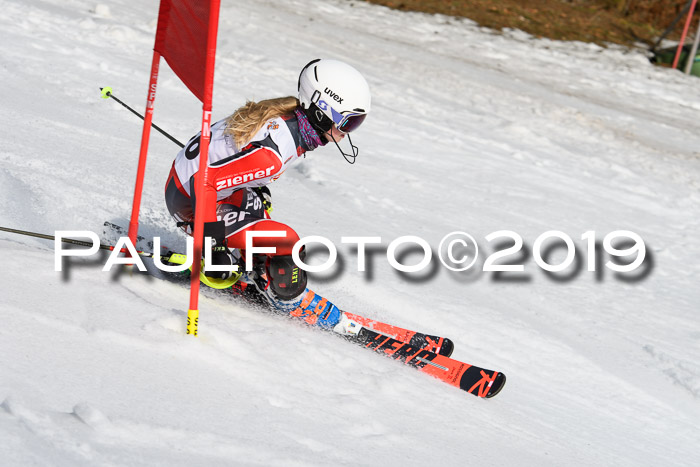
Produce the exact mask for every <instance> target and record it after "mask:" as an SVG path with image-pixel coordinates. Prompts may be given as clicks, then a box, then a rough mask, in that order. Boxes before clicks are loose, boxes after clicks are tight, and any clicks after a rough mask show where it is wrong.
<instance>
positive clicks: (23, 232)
mask: <svg viewBox="0 0 700 467" xmlns="http://www.w3.org/2000/svg"><path fill="white" fill-rule="evenodd" d="M0 230H2V231H3V232H10V233H15V234H19V235H26V236H28V237H36V238H43V239H45V240H53V241H56V237H55V236H53V235H47V234H42V233H37V232H29V231H27V230H18V229H11V228H9V227H2V226H0ZM61 241H62V242H63V243H69V244H71V245H79V246H88V247H92V243H90V242H85V241H82V240H75V239H73V238H63V237H61ZM100 250H109V251H113V250H114V246H112V245H104V244H102V243H100ZM127 251H128V250H127V249H126V248H122V249H121V253H126V252H127ZM137 253H138V254H139V256H145V257H147V258H153V257H155V256H156V254H155V253H148V252H145V251H137ZM175 255H177V256H185V255H182V254H179V253H172V252H168V253H166V254H165V255H158V256H160V257H161V259H163V260H165V261H168V260H170V259H171V257H173V256H175ZM173 259H175V258H173Z"/></svg>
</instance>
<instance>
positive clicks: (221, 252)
mask: <svg viewBox="0 0 700 467" xmlns="http://www.w3.org/2000/svg"><path fill="white" fill-rule="evenodd" d="M209 257H210V258H211V264H212V265H214V264H215V265H217V266H233V265H234V264H236V262H235V261H234V259H233V256H232V255H231V250H229V249H228V248H227V247H226V245H225V244H223V243H219V242H218V241H215V243H214V246H213V247H212V249H211V253H210V254H209ZM235 273H236V272H235V271H207V270H206V269H205V270H204V275H205V276H207V277H211V278H214V279H224V280H226V279H229V278H230V277H231V276H233V275H234V274H235Z"/></svg>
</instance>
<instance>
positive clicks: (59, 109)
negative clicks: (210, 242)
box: [0, 0, 700, 466]
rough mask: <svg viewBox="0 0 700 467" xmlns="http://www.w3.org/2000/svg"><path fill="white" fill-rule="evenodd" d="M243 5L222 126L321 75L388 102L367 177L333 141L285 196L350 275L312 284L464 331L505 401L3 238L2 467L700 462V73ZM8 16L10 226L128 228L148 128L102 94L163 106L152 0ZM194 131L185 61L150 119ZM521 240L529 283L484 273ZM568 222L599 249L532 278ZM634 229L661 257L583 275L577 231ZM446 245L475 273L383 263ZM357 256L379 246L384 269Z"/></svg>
mask: <svg viewBox="0 0 700 467" xmlns="http://www.w3.org/2000/svg"><path fill="white" fill-rule="evenodd" d="M222 3H223V5H222V8H221V21H220V31H219V50H218V54H217V68H216V81H215V92H214V118H215V119H218V118H223V117H225V116H226V115H228V114H230V113H231V112H232V111H233V110H234V109H235V108H236V107H238V106H239V105H241V104H243V103H244V102H245V100H246V99H250V100H258V99H263V98H267V97H274V96H284V95H290V94H295V92H296V81H297V75H298V72H299V70H300V68H301V67H302V66H303V65H304V64H306V63H307V62H308V61H309V60H311V59H313V58H316V57H318V56H322V57H332V58H337V59H341V60H345V61H347V62H349V63H351V64H353V65H354V66H356V67H357V68H358V69H360V70H361V71H362V73H364V74H365V76H366V77H367V79H368V81H369V83H370V86H371V89H372V94H373V96H372V97H373V110H372V112H371V115H370V117H369V118H368V119H367V120H366V123H365V124H364V125H363V127H362V128H360V130H358V131H357V132H356V134H354V138H353V140H354V142H355V143H356V144H358V145H359V146H360V151H361V152H360V156H359V158H358V162H357V164H356V165H354V166H350V165H348V164H346V163H345V161H344V160H343V159H342V157H341V156H340V155H339V154H338V152H337V150H336V148H335V147H332V146H329V147H325V148H321V149H319V150H317V151H314V152H313V153H309V154H308V155H307V157H306V160H304V161H302V162H301V163H300V164H299V165H298V166H297V168H295V169H292V170H290V171H288V173H286V174H285V175H284V176H283V177H282V178H281V179H280V180H278V181H277V182H275V183H274V184H273V186H272V187H271V189H272V193H273V201H274V207H275V211H274V213H273V214H274V215H275V218H276V219H279V220H281V221H283V222H287V223H289V224H290V225H292V226H293V227H294V228H295V229H296V230H297V231H298V232H299V233H300V234H301V235H302V236H307V235H321V236H324V237H327V238H328V239H330V240H332V241H333V242H334V243H335V244H336V245H337V246H338V250H339V252H340V255H341V257H343V259H344V263H343V264H344V267H343V268H342V270H339V271H337V270H336V271H335V273H333V271H331V272H329V273H325V274H317V275H313V276H312V278H311V282H310V286H311V287H312V288H313V289H315V290H316V291H318V292H320V293H322V294H323V295H325V296H327V297H328V298H330V299H331V300H332V301H334V302H335V303H336V304H337V305H339V306H340V307H341V308H345V309H348V310H352V311H355V312H357V313H361V314H365V315H368V316H371V317H375V318H379V319H382V320H383V321H387V322H391V323H395V324H399V325H403V326H405V327H409V328H412V329H417V330H422V331H426V332H433V333H438V334H442V335H447V336H449V337H451V338H452V339H453V340H454V341H455V344H456V350H455V353H454V355H453V357H455V358H457V359H459V360H462V361H466V362H470V363H474V364H477V365H481V366H484V367H487V368H492V369H498V370H501V371H503V372H504V373H506V374H507V375H508V383H507V385H506V387H505V389H504V390H503V392H502V393H501V394H499V395H498V396H497V397H496V398H494V399H490V400H480V399H477V398H475V397H472V396H470V395H468V394H466V393H464V392H462V391H459V390H457V389H454V388H451V387H450V386H447V385H445V384H444V383H441V382H440V381H437V380H433V379H431V378H430V377H428V376H425V375H423V374H421V373H419V372H416V371H413V370H411V369H410V368H408V367H405V366H403V365H400V364H398V363H397V362H394V361H392V360H390V359H384V358H381V357H379V356H377V355H376V354H372V353H370V352H367V351H365V350H363V349H361V348H359V347H355V346H352V345H350V344H347V343H345V342H343V341H342V340H341V339H337V338H334V337H333V336H332V335H328V334H325V333H321V332H318V331H315V330H313V329H309V328H307V327H304V326H302V325H300V324H298V323H296V322H293V321H290V320H288V319H285V318H283V317H279V316H275V315H271V314H268V313H262V312H259V311H256V310H255V309H251V308H249V307H247V306H245V305H242V304H240V303H237V302H235V301H234V300H232V299H230V298H229V297H226V296H222V295H221V294H217V293H212V291H211V290H208V291H204V292H203V294H202V298H201V303H200V310H201V315H200V330H199V332H200V337H199V338H192V337H189V336H185V335H184V329H185V321H186V309H187V303H188V295H189V292H188V289H187V288H186V287H184V286H182V285H179V284H175V283H171V282H166V281H161V280H156V279H153V278H149V277H148V276H145V275H143V274H138V273H136V274H128V273H127V274H115V273H107V272H102V271H101V269H102V266H103V265H104V262H105V258H104V257H95V258H86V259H82V260H79V259H74V260H70V261H69V266H68V267H67V268H66V270H65V271H64V272H63V273H61V272H56V271H54V251H53V244H52V243H51V242H47V241H44V240H39V239H32V238H28V237H22V236H17V235H13V234H9V233H0V248H1V250H0V251H2V263H3V267H2V268H0V283H2V294H0V322H2V325H1V326H0V438H1V439H2V442H1V443H0V464H2V465H57V466H75V465H91V466H92V465H129V466H134V465H144V466H145V465H148V466H152V465H168V466H170V465H280V466H282V465H284V466H287V465H476V464H489V465H533V466H535V465H536V466H539V465H629V466H639V465H669V464H673V465H700V450H698V446H700V403H699V402H700V326H699V325H698V311H699V310H698V303H700V287H698V282H699V280H700V242H699V241H698V234H699V233H700V229H699V228H698V227H699V226H700V192H699V188H700V152H699V150H698V148H700V121H699V120H698V118H697V117H698V112H699V111H700V97H699V96H700V93H698V90H699V89H700V80H698V79H697V78H694V77H686V76H684V75H682V74H681V73H678V72H675V71H672V70H667V69H659V68H654V67H653V66H651V65H650V64H649V63H648V61H647V59H646V58H645V57H644V56H643V55H642V54H641V53H639V52H634V51H628V50H624V49H619V48H614V47H613V48H610V49H602V48H600V47H597V46H594V45H589V44H583V43H558V42H553V41H549V40H538V39H534V38H532V37H529V36H527V35H525V34H523V33H521V32H518V31H509V32H506V33H504V34H499V33H495V32H492V31H490V30H485V29H482V28H479V27H478V26H476V25H475V24H473V23H471V22H469V21H466V20H455V19H453V18H447V17H442V16H427V15H422V14H411V13H402V12H397V11H391V10H388V9H386V8H383V7H377V6H372V5H368V4H365V3H362V2H348V1H339V0H324V1H320V0H319V1H313V0H306V1H301V0H298V1H284V2H280V1H272V0H262V1H260V0H255V1H254V0H242V1H236V2H232V1H230V2H229V1H224V2H222ZM0 10H1V11H2V13H1V14H0V53H1V56H2V67H0V77H1V79H2V87H1V89H2V102H1V104H0V105H1V106H2V113H0V138H1V141H2V145H1V146H0V200H2V206H3V208H2V210H1V211H0V224H1V225H3V226H8V227H14V228H19V229H25V230H35V231H39V232H45V233H50V234H52V233H53V232H54V231H56V230H91V231H95V232H97V233H100V232H101V229H102V223H103V222H104V221H106V220H109V221H114V222H119V223H125V222H126V220H127V219H128V217H129V213H130V208H131V201H132V193H133V180H134V176H135V171H136V162H137V155H138V147H139V141H140V134H141V122H140V121H139V120H138V119H137V118H136V117H135V116H133V115H132V114H130V113H129V112H128V111H127V110H125V109H124V108H122V107H121V106H119V105H118V104H117V103H116V102H114V101H111V100H102V99H100V97H99V89H98V88H99V87H101V86H105V85H110V86H112V87H113V89H114V94H115V95H116V96H117V97H119V98H121V99H123V100H125V101H126V102H128V103H130V104H131V105H133V106H134V107H136V108H137V109H139V110H141V109H142V108H143V107H144V103H145V96H146V88H147V83H148V73H149V68H150V61H151V53H152V52H151V50H152V45H153V40H154V34H155V27H156V17H157V10H158V2H157V1H155V0H147V1H145V0H138V1H137V0H114V1H111V2H109V4H108V6H107V5H106V4H105V5H103V4H98V3H96V2H90V1H85V0H33V1H25V0H0ZM200 117H201V103H200V102H198V101H197V100H196V99H195V98H194V97H193V96H192V95H191V94H190V93H189V92H188V91H187V89H186V88H185V86H184V85H183V84H182V83H181V82H180V81H179V80H178V78H177V77H175V76H174V74H173V73H172V72H171V71H170V70H169V68H168V67H167V66H166V65H163V66H162V73H161V78H160V81H159V87H158V95H157V99H156V111H155V120H154V121H155V122H156V123H157V124H158V125H160V126H161V127H163V128H165V129H167V130H168V131H170V132H171V133H172V134H173V135H174V136H175V137H177V138H178V139H180V140H182V141H186V140H187V139H188V138H189V137H190V136H192V135H193V134H194V133H196V132H197V129H198V127H199V119H200ZM177 149H178V148H177V147H176V146H175V145H174V144H172V143H171V142H170V141H168V140H167V139H165V138H163V137H162V136H160V135H159V134H157V133H153V135H152V140H151V148H150V156H149V162H148V168H147V172H146V184H145V188H144V198H143V206H142V215H141V223H142V228H141V233H142V234H144V235H146V236H153V235H161V236H162V237H163V238H164V241H165V243H166V244H168V245H169V246H171V247H173V248H181V247H183V246H184V238H183V236H182V235H181V234H180V233H179V232H178V231H177V229H176V228H175V226H174V225H173V222H172V221H171V219H170V218H169V215H168V214H167V211H166V208H165V205H164V202H163V199H162V198H163V186H164V183H165V179H166V177H167V174H168V171H169V169H170V165H171V163H172V159H173V158H174V156H175V154H176V152H177ZM499 230H511V231H513V232H516V233H517V234H518V235H520V236H521V237H522V238H523V241H524V248H523V250H521V251H520V252H519V253H516V254H513V255H510V256H508V257H506V258H503V259H501V260H499V262H500V263H504V264H506V263H510V264H514V263H520V264H524V266H525V271H524V272H522V273H507V274H501V275H496V274H494V273H493V272H483V271H482V270H481V269H482V268H483V265H484V262H485V259H486V257H487V256H488V255H490V254H492V253H493V252H494V251H496V250H497V249H498V248H499V247H497V245H495V244H497V243H499V242H500V243H503V244H504V245H505V246H508V245H507V243H506V242H507V239H505V238H501V239H497V240H494V241H493V242H488V241H487V240H486V236H487V235H488V234H490V233H491V232H494V231H499ZM550 230H559V231H561V232H564V233H566V234H567V235H569V236H570V237H571V238H572V239H573V242H574V243H575V245H576V256H575V258H576V261H575V263H574V265H572V266H571V267H569V268H568V269H567V270H565V271H563V272H561V273H556V274H554V275H548V274H545V273H544V271H543V270H542V269H541V268H540V267H539V266H538V265H537V264H536V263H535V261H534V259H533V251H534V243H535V240H536V239H537V237H538V236H539V235H540V234H542V233H544V232H547V231H550ZM615 230H629V231H632V232H635V233H637V234H638V235H639V236H641V238H642V239H643V240H644V242H645V244H646V247H647V260H646V261H645V263H644V264H643V266H642V267H641V269H640V270H638V271H636V272H633V273H627V274H621V275H618V274H615V273H613V271H611V270H609V269H607V268H606V267H605V266H604V263H605V262H606V261H608V260H609V259H610V257H609V255H608V254H607V253H603V254H599V255H598V256H599V258H598V263H597V264H596V269H597V270H596V272H590V271H588V270H587V269H588V263H587V258H588V256H587V255H588V252H587V241H586V240H582V235H583V234H584V233H585V232H588V231H594V232H595V239H596V240H597V242H598V243H602V240H603V238H604V237H605V235H606V234H608V233H609V232H612V231H615ZM453 231H465V232H468V233H470V234H471V235H472V236H473V237H474V238H475V239H476V240H477V242H478V244H479V246H480V247H481V253H480V256H479V261H478V262H477V264H476V265H475V266H474V267H473V268H472V269H471V270H470V271H468V272H465V273H453V272H450V271H449V270H448V269H446V268H445V267H444V266H442V265H441V264H440V263H439V262H438V261H437V260H435V259H434V260H433V262H432V265H433V266H434V267H433V266H431V267H430V268H429V269H428V270H427V271H424V272H420V273H411V274H398V273H397V272H396V271H395V270H394V269H393V268H392V267H391V266H390V265H389V263H388V261H387V259H386V257H385V255H384V251H383V249H386V247H387V245H388V244H389V243H390V242H391V241H392V240H394V239H396V238H398V237H400V236H404V235H416V236H420V237H422V238H424V239H426V241H428V242H429V243H430V245H431V246H432V247H433V249H435V250H437V247H438V245H439V243H440V240H441V239H442V238H443V237H444V236H445V235H446V234H448V233H450V232H453ZM342 236H380V237H381V238H382V245H381V247H379V248H378V249H375V251H374V253H373V254H372V256H371V257H370V259H371V261H369V262H368V271H367V272H364V273H362V272H357V267H356V264H357V254H356V252H355V251H353V250H352V249H351V248H349V246H347V245H342V244H341V243H340V238H341V237H342ZM511 243H512V242H511ZM559 244H560V246H561V244H562V243H561V242H559ZM503 248H504V246H500V249H503ZM598 250H599V251H600V247H599V248H598ZM564 252H565V250H564V249H563V248H559V247H558V248H557V249H556V250H555V251H554V253H553V254H552V255H551V256H550V257H549V261H550V263H552V264H557V263H558V262H561V261H562V260H563V259H564ZM420 257H421V255H420V254H418V253H417V252H416V251H412V253H408V254H405V255H403V261H404V262H406V263H407V264H410V263H416V262H418V261H419V260H420ZM323 259H324V254H323V253H318V254H317V255H316V256H315V260H316V261H318V262H321V261H323Z"/></svg>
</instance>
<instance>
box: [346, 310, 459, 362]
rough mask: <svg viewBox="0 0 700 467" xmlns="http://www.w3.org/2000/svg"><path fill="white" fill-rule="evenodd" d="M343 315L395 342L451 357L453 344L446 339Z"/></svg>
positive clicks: (358, 316) (347, 313) (352, 314)
mask: <svg viewBox="0 0 700 467" xmlns="http://www.w3.org/2000/svg"><path fill="white" fill-rule="evenodd" d="M343 313H345V316H346V317H347V318H348V319H351V320H353V321H356V322H358V323H359V324H361V325H362V326H363V327H364V328H366V329H370V330H372V331H375V332H378V333H380V334H384V335H386V336H389V337H392V338H394V339H396V340H399V341H402V342H406V343H408V344H411V345H412V346H413V347H417V348H420V349H423V350H429V351H431V352H435V353H436V354H439V355H444V356H446V357H449V356H450V355H452V351H453V350H454V343H453V342H452V341H451V340H450V339H448V338H446V337H440V336H434V335H431V334H423V333H420V332H416V331H411V330H408V329H404V328H400V327H398V326H394V325H392V324H387V323H382V322H381V321H377V320H374V319H370V318H365V317H364V316H360V315H356V314H354V313H350V312H347V311H344V312H343Z"/></svg>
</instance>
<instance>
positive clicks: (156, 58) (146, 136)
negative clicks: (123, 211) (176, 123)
mask: <svg viewBox="0 0 700 467" xmlns="http://www.w3.org/2000/svg"><path fill="white" fill-rule="evenodd" d="M159 68H160V54H159V53H158V52H156V51H155V50H154V51H153V61H152V63H151V79H150V82H149V84H148V96H147V98H146V112H145V116H144V119H143V131H142V133H141V151H140V153H139V165H138V169H137V172H136V185H135V186H134V202H133V205H132V207H131V220H130V221H129V239H130V240H131V244H132V245H136V237H137V235H138V231H139V211H140V209H141V194H142V192H143V179H144V176H145V173H146V158H147V156H148V143H149V140H150V138H151V122H152V121H153V106H154V104H155V100H156V86H157V84H158V69H159Z"/></svg>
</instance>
